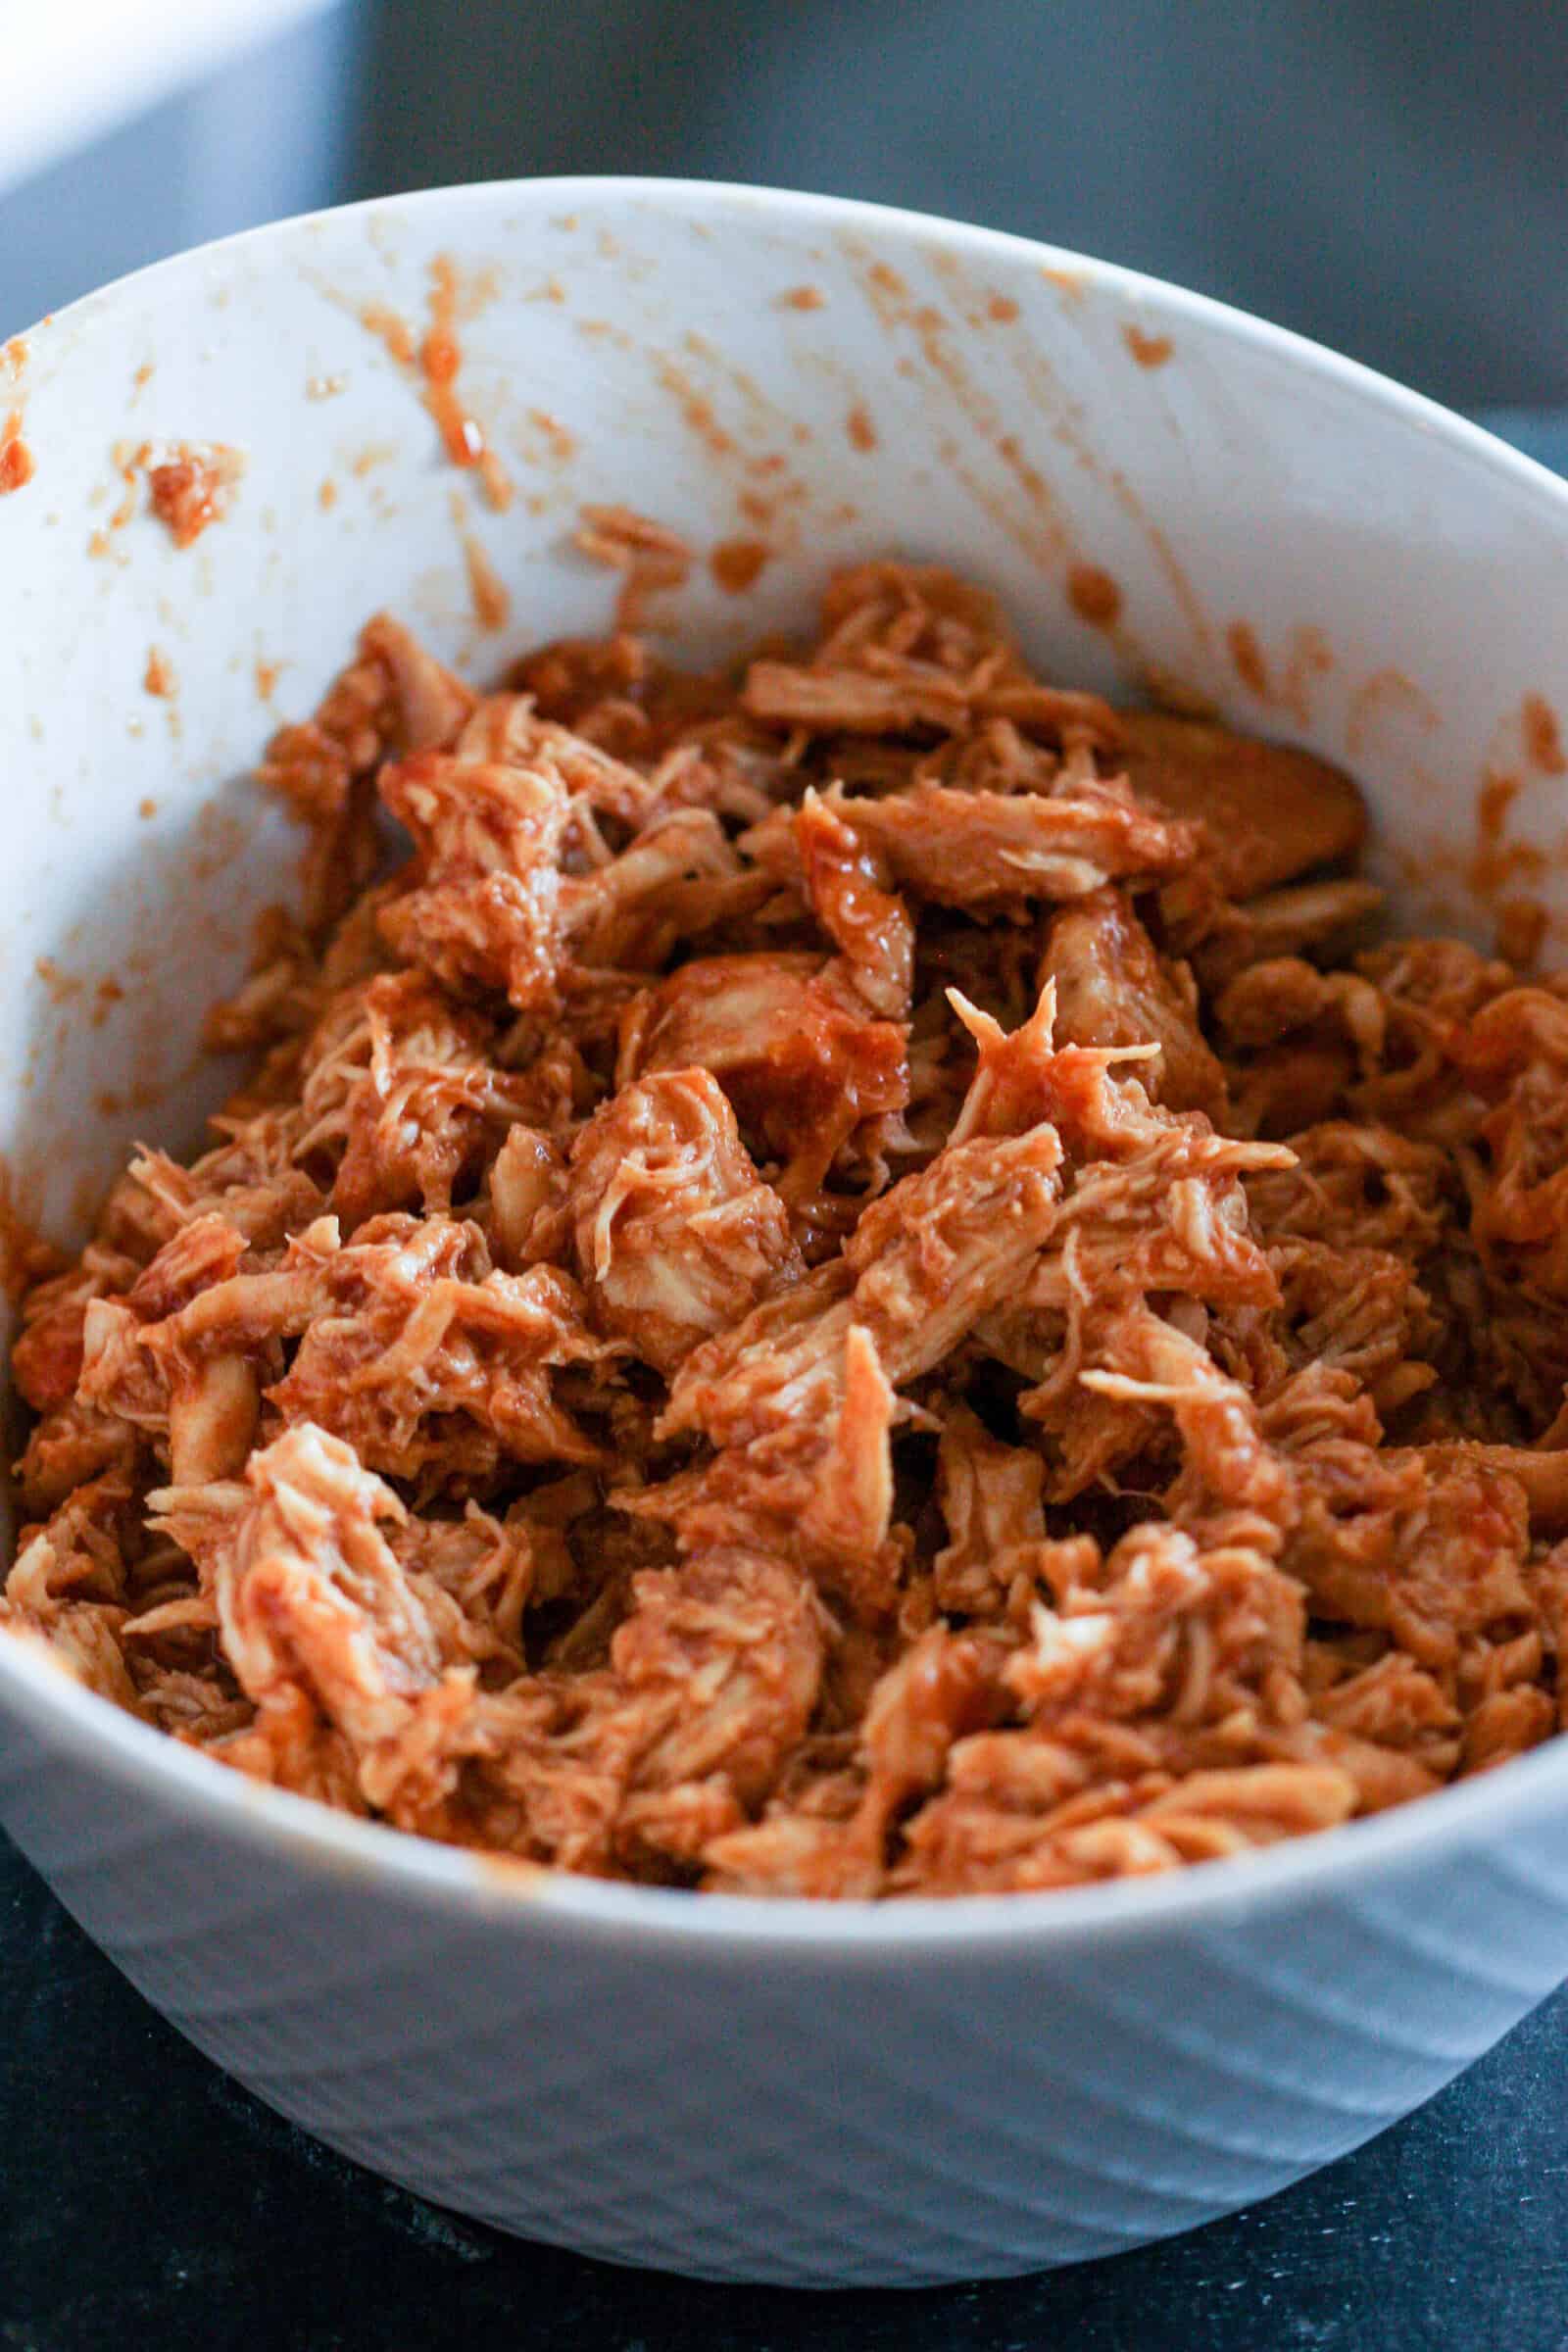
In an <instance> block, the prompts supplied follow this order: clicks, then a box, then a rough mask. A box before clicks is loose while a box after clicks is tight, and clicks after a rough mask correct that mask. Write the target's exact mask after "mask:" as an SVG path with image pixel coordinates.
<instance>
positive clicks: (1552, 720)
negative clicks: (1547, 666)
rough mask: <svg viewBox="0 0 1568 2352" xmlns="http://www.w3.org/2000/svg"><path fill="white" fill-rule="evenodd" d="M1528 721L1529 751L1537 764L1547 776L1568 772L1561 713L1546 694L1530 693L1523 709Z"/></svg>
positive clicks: (1524, 719)
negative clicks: (1559, 715) (1560, 718)
mask: <svg viewBox="0 0 1568 2352" xmlns="http://www.w3.org/2000/svg"><path fill="white" fill-rule="evenodd" d="M1521 718H1522V721H1523V725H1524V734H1525V751H1526V753H1527V754H1528V755H1529V759H1530V763H1531V765H1532V766H1533V767H1539V768H1540V770H1541V772H1542V774H1543V775H1544V776H1561V775H1565V774H1568V758H1565V757H1564V755H1563V748H1562V728H1561V726H1560V724H1559V723H1558V719H1557V713H1556V711H1554V710H1553V709H1552V707H1551V705H1550V704H1549V703H1548V702H1547V700H1546V698H1545V696H1544V695H1542V694H1527V695H1526V696H1525V699H1524V704H1523V708H1522V711H1521Z"/></svg>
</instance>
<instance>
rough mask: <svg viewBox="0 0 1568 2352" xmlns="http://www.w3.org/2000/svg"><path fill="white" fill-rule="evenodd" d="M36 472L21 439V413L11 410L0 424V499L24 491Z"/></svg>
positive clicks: (29, 453)
mask: <svg viewBox="0 0 1568 2352" xmlns="http://www.w3.org/2000/svg"><path fill="white" fill-rule="evenodd" d="M36 471H37V467H36V466H34V464H33V458H32V452H31V450H30V449H29V448H28V447H27V444H26V443H25V441H24V439H23V438H22V411H21V410H20V409H13V410H12V411H11V413H10V415H9V416H8V417H7V418H6V420H5V422H4V424H0V498H5V497H8V496H9V495H10V493H11V492H12V491H13V490H24V489H25V487H26V485H27V484H28V482H30V481H31V479H32V477H33V475H34V473H35V472H36Z"/></svg>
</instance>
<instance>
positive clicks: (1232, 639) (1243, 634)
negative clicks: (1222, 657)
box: [1225, 620, 1271, 703]
mask: <svg viewBox="0 0 1568 2352" xmlns="http://www.w3.org/2000/svg"><path fill="white" fill-rule="evenodd" d="M1225 643H1226V644H1227V646H1228V647H1229V648H1230V657H1231V660H1232V662H1234V663H1235V664H1236V674H1237V676H1238V677H1239V678H1240V679H1241V681H1242V684H1243V685H1244V686H1245V687H1246V688H1247V690H1248V692H1249V693H1250V694H1255V695H1256V696H1257V699H1258V701H1259V702H1260V703H1266V702H1267V701H1268V699H1269V694H1270V691H1271V690H1270V687H1269V682H1268V666H1267V664H1266V662H1264V660H1263V649H1262V647H1261V646H1260V645H1259V644H1258V642H1257V637H1256V633H1255V632H1254V631H1253V630H1252V629H1251V628H1250V627H1249V625H1248V623H1247V622H1246V621H1245V620H1233V621H1232V622H1231V625H1230V627H1229V628H1228V629H1227V630H1226V632H1225Z"/></svg>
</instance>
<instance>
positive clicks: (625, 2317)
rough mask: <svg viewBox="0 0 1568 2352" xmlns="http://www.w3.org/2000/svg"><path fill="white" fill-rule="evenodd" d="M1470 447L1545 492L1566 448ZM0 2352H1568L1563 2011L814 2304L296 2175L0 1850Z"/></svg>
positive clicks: (359, 2178)
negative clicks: (992, 2264) (1343, 2115)
mask: <svg viewBox="0 0 1568 2352" xmlns="http://www.w3.org/2000/svg"><path fill="white" fill-rule="evenodd" d="M1489 421H1491V422H1493V423H1494V424H1495V426H1496V427H1497V429H1499V430H1501V431H1503V432H1505V433H1506V434H1507V435H1508V437H1509V438H1510V439H1511V440H1515V441H1517V442H1518V444H1519V445H1520V446H1521V447H1522V448H1524V449H1527V450H1528V451H1529V452H1530V454H1531V455H1532V456H1535V457H1538V458H1541V459H1542V460H1544V462H1545V463H1546V464H1548V465H1556V466H1562V467H1563V469H1564V470H1568V420H1565V419H1564V418H1562V417H1559V416H1552V417H1544V416H1532V415H1528V414H1524V413H1520V412H1510V413H1508V415H1507V416H1506V417H1501V416H1498V417H1493V418H1491V419H1490V420H1489ZM0 1953H3V1956H4V1963H5V1970H4V1984H5V2007H4V2029H3V2033H0V2352H140V2347H141V2346H143V2345H154V2344H157V2345H172V2346H176V2347H177V2346H183V2345H186V2344H189V2345H193V2346H200V2347H201V2352H230V2347H232V2348H233V2352H240V2348H241V2347H243V2352H268V2348H269V2347H271V2346H279V2347H286V2348H287V2352H405V2347H408V2348H410V2352H412V2348H413V2347H415V2346H417V2347H419V2352H445V2348H446V2347H448V2346H451V2347H453V2348H454V2352H456V2348H457V2347H460V2346H461V2347H462V2352H488V2347H489V2346H491V2345H496V2346H501V2345H506V2346H509V2347H515V2346H519V2345H527V2346H529V2347H532V2346H543V2347H553V2346H556V2345H561V2346H563V2347H566V2346H569V2347H571V2352H676V2348H677V2347H679V2348H681V2352H684V2348H685V2347H687V2346H690V2345H695V2344H702V2345H705V2346H707V2347H711V2352H728V2347H730V2346H732V2345H733V2346H735V2347H737V2348H738V2352H797V2348H799V2352H840V2348H841V2347H843V2348H844V2352H849V2348H851V2347H853V2352H971V2348H972V2352H1046V2348H1047V2347H1053V2348H1054V2347H1056V2346H1062V2347H1070V2352H1277V2348H1278V2352H1287V2348H1289V2352H1568V1988H1565V1989H1564V1990H1563V1991H1561V1992H1559V1993H1557V1994H1555V1995H1554V1996H1553V1997H1552V1999H1551V2000H1549V2001H1547V2002H1546V2003H1545V2004H1544V2007H1542V2008H1541V2009H1539V2010H1538V2011H1537V2012H1536V2014H1535V2015H1534V2016H1533V2017H1531V2018H1529V2019H1527V2020H1526V2022H1525V2023H1524V2024H1523V2025H1522V2026H1520V2027H1519V2028H1518V2029H1517V2030H1516V2031H1515V2032H1514V2033H1513V2034H1510V2035H1509V2036H1508V2038H1507V2040H1506V2041H1504V2042H1503V2043H1502V2044H1501V2045H1500V2046H1499V2047H1498V2048H1497V2049H1495V2050H1494V2051H1493V2052H1492V2053H1491V2055H1490V2056H1489V2057H1487V2058H1484V2059H1483V2060H1482V2061H1481V2063H1480V2064H1479V2065H1477V2066H1475V2067H1473V2068H1472V2069H1471V2070H1470V2072H1469V2073H1468V2074H1467V2075H1465V2076H1463V2077H1462V2078H1461V2079H1460V2081H1459V2082H1455V2083H1454V2084H1452V2085H1451V2087H1450V2088H1449V2089H1448V2090H1446V2091H1445V2092H1444V2093H1443V2094H1442V2096H1441V2097H1439V2098H1436V2099H1434V2100H1433V2101H1432V2102H1431V2104H1430V2105H1429V2106H1427V2107H1424V2108H1423V2109H1421V2111H1420V2112H1419V2113H1418V2114H1416V2115H1413V2116H1411V2117H1410V2118H1409V2119H1408V2120H1407V2121H1406V2122H1405V2123H1403V2124H1399V2125H1397V2126H1396V2127H1395V2128H1394V2130H1392V2131H1386V2132H1384V2133H1383V2134H1382V2136H1381V2137H1380V2138H1378V2139H1375V2140H1373V2141H1372V2142H1371V2143H1370V2144H1369V2145H1368V2146H1367V2147H1365V2148H1362V2149H1361V2150H1360V2151H1359V2152H1358V2153H1357V2154H1355V2155H1353V2156H1348V2157H1346V2158H1344V2159H1343V2160H1342V2161H1341V2162H1340V2163H1339V2164H1335V2165H1331V2166H1329V2167H1328V2168H1327V2169H1326V2170H1325V2171H1323V2172H1321V2173H1318V2174H1316V2175H1314V2177H1313V2178H1312V2179H1311V2180H1304V2181H1302V2182H1301V2183H1300V2184H1299V2186H1298V2187H1296V2188H1294V2189H1290V2190H1287V2191H1286V2193H1285V2194H1284V2195H1282V2196H1278V2197H1275V2198H1272V2199H1271V2200H1270V2201H1269V2202H1268V2203H1267V2204H1264V2205H1259V2206H1254V2207H1253V2208H1251V2210H1250V2211H1249V2212H1247V2213H1243V2214H1238V2215H1236V2216H1235V2217H1234V2218H1233V2219H1232V2220H1230V2221H1224V2222H1215V2223H1213V2224H1211V2225H1210V2226H1209V2227H1208V2228H1207V2229H1199V2230H1195V2231H1193V2232H1192V2233H1191V2234H1190V2235H1188V2236H1186V2237H1181V2238H1175V2239H1171V2240H1169V2241H1168V2242H1167V2243H1165V2244H1164V2245H1159V2246H1151V2247H1148V2248H1145V2249H1144V2250H1142V2251H1140V2252H1138V2253H1133V2254H1123V2255H1119V2256H1117V2257H1116V2258H1115V2259H1114V2260H1111V2261H1106V2262H1097V2263H1088V2264H1084V2265H1081V2266H1080V2267H1078V2268H1076V2269H1074V2270H1069V2271H1057V2272H1054V2273H1052V2274H1047V2275H1044V2276H1041V2277H1037V2278H1024V2279H1017V2280H1009V2281H1004V2282H1002V2283H992V2284H988V2285H981V2286H965V2287H952V2288H940V2289H931V2290H929V2291H924V2292H920V2293H902V2294H880V2295H879V2294H872V2293H866V2292H856V2293H846V2294H834V2295H825V2296H808V2295H798V2294H792V2293H789V2292H786V2291H783V2290H778V2289H756V2290H751V2289H746V2288H738V2287H715V2286H699V2285H692V2284H688V2283H685V2282H683V2281H681V2280H679V2279H674V2278H661V2277H653V2276H650V2275H647V2274H640V2273H635V2272H627V2271H616V2270H613V2269H610V2268H608V2267H607V2266H605V2265H604V2264H600V2263H594V2262H588V2261H584V2260H582V2259H581V2258H579V2257H577V2256H575V2255H570V2254H562V2253H558V2252H556V2251H554V2250H553V2249H551V2248H548V2247H543V2246H535V2245H528V2244H524V2243H522V2242H520V2241H518V2240H515V2239H509V2238H505V2237H502V2236H499V2235H498V2234H497V2233H496V2232H495V2231H493V2230H490V2229H482V2228H480V2227H478V2226H477V2225H475V2224H472V2223H468V2222H465V2221H461V2220H459V2219H457V2218H456V2217H455V2216H452V2215H449V2214H444V2213H440V2212H437V2211H436V2209H435V2208H434V2207H432V2206H429V2205H425V2204H423V2203H421V2202H420V2200H419V2199H418V2198H417V2197H414V2196H411V2195H409V2194H408V2193H407V2192H406V2191H405V2190H403V2189H400V2188H394V2187H392V2186H391V2185H390V2184H388V2183H387V2182H385V2181H381V2180H376V2179H374V2178H373V2177H372V2176H371V2175H370V2174H368V2173H365V2172H362V2171H361V2170H360V2169H359V2167H358V2166H356V2165H352V2164H349V2163H347V2162H345V2161H344V2160H343V2159H341V2158H339V2157H337V2156H334V2155H332V2154H330V2153H329V2152H328V2151H327V2150H325V2149H323V2148H320V2147H319V2146H317V2145H316V2144H315V2143H314V2142H312V2141H310V2140H308V2139H307V2138H305V2137H304V2135H303V2134H302V2133H300V2132H298V2131H295V2130H294V2129H293V2128H292V2126H290V2125H288V2124H285V2123H283V2122H281V2121H280V2120H279V2119H278V2118H277V2117H276V2116H274V2115H273V2114H272V2113H271V2112H270V2110H269V2109H267V2108H265V2107H263V2106H261V2105H260V2104H259V2103H258V2102H257V2101H256V2100H254V2099H252V2098H251V2097H250V2096H249V2095H248V2094H247V2093H246V2092H245V2091H242V2090H240V2089H239V2088H238V2087H237V2086H236V2085H235V2084H234V2083H232V2082H229V2081H227V2079H226V2078H225V2077H224V2076H222V2075H221V2074H220V2073H218V2071H217V2070H216V2069H215V2068H214V2067H212V2066H211V2065H209V2064H208V2062H207V2061H206V2059H204V2058H202V2057H200V2056H198V2054H197V2053H196V2052H195V2051H194V2050H193V2049H191V2048H189V2047H188V2046H187V2044H186V2043H185V2042H183V2041H182V2040H181V2039H180V2037H179V2036H178V2034H175V2033H174V2032H173V2030H172V2028H171V2027H169V2026H167V2025H165V2024H164V2022H163V2021H162V2019H161V2018H159V2017H157V2016H155V2015H154V2013H153V2011H152V2010H150V2009H149V2008H148V2007H147V2006H146V2005H145V2003H144V2002H143V2001H142V2000H141V1999H140V1998H139V1997H138V1995H137V1994H136V1993H134V1992H133V1991H132V1990H131V1988H130V1986H129V1985H127V1984H125V1982H124V1981H123V1978H121V1977H120V1976H119V1975H118V1974H117V1973H116V1971H115V1970H114V1969H113V1968H111V1966H110V1965H109V1963H108V1961H106V1960H105V1959H104V1958H103V1957H102V1956H101V1955H100V1954H99V1953H98V1952H97V1951H96V1950H95V1949H94V1947H93V1946H92V1945H91V1944H90V1943H89V1942H88V1941H87V1939H86V1937H85V1936H83V1935H81V1933H80V1932H79V1930H78V1929H77V1928H76V1927H75V1926H74V1925H73V1922H72V1921H71V1920H70V1919H68V1918H67V1916H66V1915H65V1913H64V1912H63V1911H62V1910H61V1909H60V1906H59V1905H58V1904H57V1903H56V1902H55V1900H54V1898H53V1896H52V1895H50V1894H49V1892H48V1891H47V1889H46V1888H45V1887H43V1885H42V1884H41V1882H40V1881H39V1880H38V1879H37V1878H36V1876H35V1875H34V1874H33V1872H32V1871H31V1870H29V1868H28V1867H27V1865H26V1864H25V1862H24V1861H23V1859H22V1857H21V1856H20V1854H18V1853H17V1851H16V1849H15V1848H14V1847H13V1846H12V1845H11V1844H10V1843H9V1842H8V1841H7V1840H6V1839H5V1838H4V1837H3V1836H0Z"/></svg>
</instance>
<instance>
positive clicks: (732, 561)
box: [708, 539, 768, 596]
mask: <svg viewBox="0 0 1568 2352" xmlns="http://www.w3.org/2000/svg"><path fill="white" fill-rule="evenodd" d="M767 555H768V551H767V549H766V548H765V547H764V546H763V545H762V543H761V541H760V539H725V540H724V541H722V542H721V544H720V545H719V546H717V547H715V548H714V550H713V552H712V554H711V556H710V557H709V559H708V567H709V569H710V570H711V573H712V575H713V577H714V579H715V580H716V581H717V582H718V584H719V586H720V587H721V588H722V589H723V590H724V592H725V594H726V595H727V596H741V595H744V593H745V591H746V590H747V589H748V588H750V587H751V585H752V583H753V582H754V581H755V580H756V579H757V578H758V576H759V574H760V572H761V569H762V566H763V564H765V563H766V562H767Z"/></svg>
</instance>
